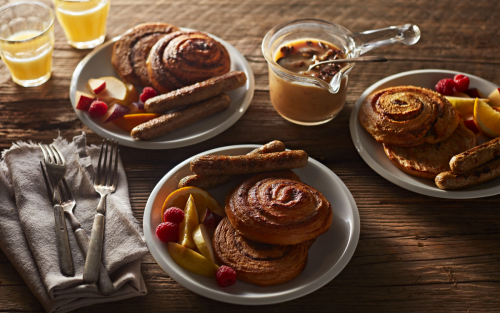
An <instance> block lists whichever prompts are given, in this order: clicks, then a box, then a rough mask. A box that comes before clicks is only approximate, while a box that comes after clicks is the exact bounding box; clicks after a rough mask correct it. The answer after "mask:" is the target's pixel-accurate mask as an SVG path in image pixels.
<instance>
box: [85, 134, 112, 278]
mask: <svg viewBox="0 0 500 313" xmlns="http://www.w3.org/2000/svg"><path fill="white" fill-rule="evenodd" d="M110 142H111V145H110ZM104 144H106V146H105V145H104ZM108 148H109V150H110V153H108ZM103 151H104V159H103ZM118 151H119V150H118V143H117V142H116V141H113V140H111V141H110V140H109V139H106V140H103V142H102V145H101V153H100V155H99V164H98V165H97V172H96V174H95V178H94V189H95V191H96V192H97V193H98V194H99V195H101V199H100V200H99V203H98V204H97V214H96V215H95V217H94V225H93V226H92V233H91V234H90V245H89V251H88V254H87V258H86V259H85V268H84V270H83V281H84V282H85V283H87V284H93V283H95V282H96V281H97V279H98V277H99V267H100V266H99V264H100V263H101V253H102V241H103V235H104V221H105V218H106V217H105V216H104V213H105V212H106V196H107V195H109V194H111V193H113V192H115V190H116V183H117V181H118V175H117V173H116V171H117V167H118ZM113 156H115V159H114V163H113ZM107 160H109V162H107ZM106 163H108V164H106Z"/></svg>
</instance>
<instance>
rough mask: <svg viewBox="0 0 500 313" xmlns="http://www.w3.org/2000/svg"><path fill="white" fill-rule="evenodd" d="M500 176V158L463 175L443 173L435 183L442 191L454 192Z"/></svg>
mask: <svg viewBox="0 0 500 313" xmlns="http://www.w3.org/2000/svg"><path fill="white" fill-rule="evenodd" d="M498 176H500V158H495V159H493V160H491V161H489V162H487V163H484V164H483V165H480V166H478V167H476V168H473V169H471V170H469V171H467V172H465V173H462V174H455V173H453V172H443V173H440V174H438V175H437V176H436V179H435V182H436V185H437V186H438V187H439V188H440V189H445V190H453V189H461V188H466V187H470V186H474V185H477V184H481V183H484V182H487V181H489V180H492V179H494V178H496V177H498Z"/></svg>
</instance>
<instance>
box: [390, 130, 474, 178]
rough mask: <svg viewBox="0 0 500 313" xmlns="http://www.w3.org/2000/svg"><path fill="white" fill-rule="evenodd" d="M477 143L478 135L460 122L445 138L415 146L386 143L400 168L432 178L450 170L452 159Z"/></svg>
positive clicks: (392, 159)
mask: <svg viewBox="0 0 500 313" xmlns="http://www.w3.org/2000/svg"><path fill="white" fill-rule="evenodd" d="M476 145H477V138H476V135H475V134H474V133H473V132H472V131H470V130H469V129H468V128H467V127H465V125H464V124H463V123H462V122H460V124H459V125H458V127H457V129H456V130H455V131H454V132H453V134H452V135H451V136H450V137H448V138H446V139H445V140H443V141H441V142H439V143H435V144H430V143H424V144H421V145H419V146H415V147H396V146H391V145H387V144H384V151H385V154H386V155H387V156H388V157H389V160H391V162H392V163H394V165H396V167H397V168H399V169H400V170H402V171H404V172H406V173H408V174H410V175H414V176H418V177H422V178H427V179H432V180H434V178H435V177H436V175H438V174H439V173H441V172H446V171H449V170H450V159H451V158H452V157H453V156H454V155H456V154H459V153H461V152H464V151H467V150H469V149H471V148H472V147H475V146H476Z"/></svg>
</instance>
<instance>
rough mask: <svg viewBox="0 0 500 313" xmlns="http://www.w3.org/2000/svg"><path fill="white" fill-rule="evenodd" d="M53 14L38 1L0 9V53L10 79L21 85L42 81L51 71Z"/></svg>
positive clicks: (10, 5)
mask: <svg viewBox="0 0 500 313" xmlns="http://www.w3.org/2000/svg"><path fill="white" fill-rule="evenodd" d="M53 49H54V13H53V12H52V10H51V9H50V8H49V7H48V6H46V5H45V4H43V3H40V2H29V1H26V2H15V3H11V4H8V5H6V6H3V7H1V8H0V54H1V56H2V60H3V62H4V63H5V65H7V67H8V68H9V70H10V74H11V76H12V80H13V81H14V82H15V83H17V84H19V85H21V86H24V87H33V86H38V85H41V84H43V83H45V82H46V81H47V80H49V78H50V74H51V70H52V51H53Z"/></svg>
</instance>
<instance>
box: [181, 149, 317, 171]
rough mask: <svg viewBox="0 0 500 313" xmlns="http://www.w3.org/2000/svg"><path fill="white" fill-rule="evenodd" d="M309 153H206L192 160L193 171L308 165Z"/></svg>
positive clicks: (278, 168)
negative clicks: (227, 154)
mask: <svg viewBox="0 0 500 313" xmlns="http://www.w3.org/2000/svg"><path fill="white" fill-rule="evenodd" d="M307 159H308V156H307V153H306V152H305V151H302V150H292V151H283V152H274V153H266V154H256V155H238V156H225V155H204V156H199V157H196V158H194V159H193V160H192V161H191V172H193V173H195V174H197V175H236V174H249V173H257V172H268V171H279V170H286V169H292V168H298V167H304V166H306V165H307Z"/></svg>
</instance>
